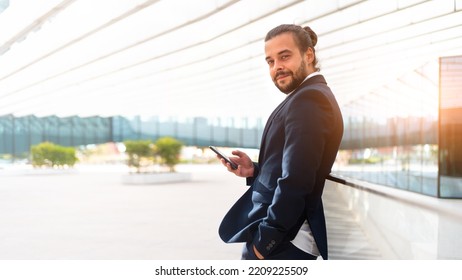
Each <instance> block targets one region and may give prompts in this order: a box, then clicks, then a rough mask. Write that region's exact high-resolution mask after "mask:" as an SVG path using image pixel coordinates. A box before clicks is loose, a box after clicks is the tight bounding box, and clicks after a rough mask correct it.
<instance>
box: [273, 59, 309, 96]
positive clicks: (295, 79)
mask: <svg viewBox="0 0 462 280" xmlns="http://www.w3.org/2000/svg"><path fill="white" fill-rule="evenodd" d="M281 75H289V76H290V77H292V80H291V81H290V82H288V83H287V84H284V85H279V84H278V82H277V78H278V76H281ZM306 76H308V73H307V69H306V65H305V63H304V61H302V62H301V63H300V67H298V69H297V71H295V74H294V73H293V72H292V71H290V70H287V71H278V72H276V75H275V76H274V79H273V82H274V84H275V85H276V87H277V88H278V89H279V90H280V91H282V92H283V93H285V94H289V93H291V92H292V91H294V90H295V89H296V88H297V87H298V86H299V85H300V84H301V83H302V82H303V80H305V78H306Z"/></svg>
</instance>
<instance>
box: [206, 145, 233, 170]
mask: <svg viewBox="0 0 462 280" xmlns="http://www.w3.org/2000/svg"><path fill="white" fill-rule="evenodd" d="M209 148H210V149H211V150H212V151H214V152H215V153H216V154H217V155H219V156H220V157H221V158H222V159H224V160H225V161H226V162H227V163H229V164H230V165H231V168H232V169H237V164H235V163H234V162H233V161H232V160H230V159H229V158H228V157H227V156H225V155H224V154H223V153H222V152H220V151H219V150H218V149H217V148H216V147H214V146H209Z"/></svg>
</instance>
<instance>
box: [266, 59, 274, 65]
mask: <svg viewBox="0 0 462 280" xmlns="http://www.w3.org/2000/svg"><path fill="white" fill-rule="evenodd" d="M266 62H267V63H268V65H272V64H273V63H274V60H267V61H266Z"/></svg>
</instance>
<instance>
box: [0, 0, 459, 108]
mask: <svg viewBox="0 0 462 280" xmlns="http://www.w3.org/2000/svg"><path fill="white" fill-rule="evenodd" d="M3 1H5V0H3ZM282 23H296V24H302V25H309V26H311V27H312V29H313V30H314V31H315V32H316V33H317V34H318V37H319V40H318V46H317V47H316V53H317V55H318V59H319V61H320V64H321V69H322V72H323V74H324V75H325V76H326V79H327V80H328V83H329V84H330V86H331V87H332V89H333V91H334V93H335V94H336V96H337V98H338V100H339V103H340V105H341V106H347V105H348V104H351V103H352V102H355V100H356V99H358V98H362V97H364V96H365V95H368V94H370V93H371V92H386V90H384V88H387V86H388V88H396V87H397V85H398V86H399V85H400V84H403V83H397V81H398V80H402V79H406V77H408V76H409V77H412V78H409V79H411V80H409V81H410V82H413V83H416V81H415V77H418V76H419V75H409V73H415V71H417V70H416V69H421V68H422V67H423V66H424V65H428V64H429V63H430V64H431V65H437V64H435V62H436V61H437V59H438V57H441V56H448V55H461V54H462V36H461V34H462V1H459V0H438V1H423V0H420V1H419V0H406V1H399V0H395V1H391V0H375V1H359V0H350V1H347V0H343V1H314V0H311V1H300V0H269V1H268V0H265V1H263V0H247V1H235V0H220V1H219V0H192V1H188V0H118V1H113V0H98V1H94V0H78V1H77V0H44V1H28V0H9V6H8V7H7V8H6V9H5V10H4V11H3V12H1V13H0V27H1V32H0V115H5V114H15V115H28V114H35V115H38V116H45V115H58V116H69V115H79V116H89V115H101V116H110V115H142V116H152V115H166V116H256V117H266V116H267V115H268V114H269V113H270V111H271V110H272V109H273V108H274V106H275V105H276V104H277V103H278V102H280V101H281V100H282V99H283V98H284V95H283V94H282V93H280V92H278V90H277V89H276V88H275V87H274V85H273V84H272V81H271V79H270V78H269V75H268V71H267V66H266V63H265V61H264V54H263V47H264V46H263V44H264V43H263V38H264V36H265V35H266V33H267V32H268V31H269V30H270V29H271V28H273V27H275V26H277V25H279V24H282ZM437 78H438V77H437V76H436V77H433V79H435V81H437ZM426 79H427V80H428V77H426ZM404 84H406V83H404ZM433 84H435V83H433ZM435 87H436V84H435Z"/></svg>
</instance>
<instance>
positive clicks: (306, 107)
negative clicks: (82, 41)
mask: <svg viewBox="0 0 462 280" xmlns="http://www.w3.org/2000/svg"><path fill="white" fill-rule="evenodd" d="M293 98H294V99H293V100H292V101H290V103H289V104H288V105H289V107H288V110H287V114H286V116H285V119H284V132H285V140H284V141H285V142H284V148H283V155H282V175H281V177H280V178H278V180H277V186H276V188H275V193H274V196H273V200H272V203H271V205H270V206H269V208H268V211H267V216H266V218H264V219H263V220H262V222H261V223H260V224H259V226H258V231H257V232H256V234H255V236H254V240H253V244H254V245H255V247H256V248H257V250H258V251H259V252H260V253H261V254H262V255H263V256H264V257H266V256H267V255H269V254H270V253H271V252H272V251H273V250H274V249H275V248H277V246H278V245H279V244H280V243H281V241H283V239H284V237H285V236H286V234H287V232H288V231H289V230H290V229H291V228H293V227H294V226H295V225H296V224H297V223H298V222H299V221H300V219H301V218H302V217H301V216H302V215H304V213H305V211H304V210H305V201H306V197H307V195H310V194H311V193H313V190H314V189H313V188H314V187H315V185H316V184H315V182H316V173H317V171H318V169H319V166H320V165H321V162H322V158H323V151H324V147H325V142H326V140H327V137H328V132H329V124H332V123H331V122H332V121H333V115H332V114H333V113H332V109H331V105H330V103H329V101H328V100H327V98H326V97H325V96H324V95H323V94H322V93H321V92H319V91H313V90H311V91H306V92H300V93H298V94H297V95H296V96H294V97H293ZM315 193H316V194H319V199H321V197H320V196H321V192H315Z"/></svg>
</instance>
